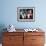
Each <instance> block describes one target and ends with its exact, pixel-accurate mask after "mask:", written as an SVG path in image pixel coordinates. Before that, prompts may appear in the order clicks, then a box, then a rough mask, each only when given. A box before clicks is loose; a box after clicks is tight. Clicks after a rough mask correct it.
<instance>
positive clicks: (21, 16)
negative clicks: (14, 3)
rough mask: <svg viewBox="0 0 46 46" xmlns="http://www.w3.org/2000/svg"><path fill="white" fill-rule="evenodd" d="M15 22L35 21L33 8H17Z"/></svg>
mask: <svg viewBox="0 0 46 46" xmlns="http://www.w3.org/2000/svg"><path fill="white" fill-rule="evenodd" d="M17 20H18V21H22V22H32V21H35V8H34V7H18V8H17Z"/></svg>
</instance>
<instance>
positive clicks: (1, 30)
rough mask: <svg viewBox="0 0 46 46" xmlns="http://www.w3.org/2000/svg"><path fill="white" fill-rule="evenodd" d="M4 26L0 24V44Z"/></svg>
mask: <svg viewBox="0 0 46 46" xmlns="http://www.w3.org/2000/svg"><path fill="white" fill-rule="evenodd" d="M4 28H6V27H5V25H4V24H0V43H2V36H3V34H2V33H3V32H6V29H5V30H4Z"/></svg>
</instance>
